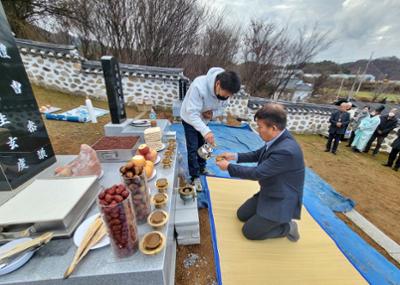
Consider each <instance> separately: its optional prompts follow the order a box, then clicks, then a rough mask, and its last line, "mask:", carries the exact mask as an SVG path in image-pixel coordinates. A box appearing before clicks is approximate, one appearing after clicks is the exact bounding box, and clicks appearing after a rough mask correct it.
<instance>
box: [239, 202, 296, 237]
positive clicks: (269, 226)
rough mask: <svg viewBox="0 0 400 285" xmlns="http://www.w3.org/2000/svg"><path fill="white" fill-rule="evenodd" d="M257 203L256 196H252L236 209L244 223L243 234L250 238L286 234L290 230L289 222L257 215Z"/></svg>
mask: <svg viewBox="0 0 400 285" xmlns="http://www.w3.org/2000/svg"><path fill="white" fill-rule="evenodd" d="M257 203H258V198H257V196H253V197H251V198H250V199H248V200H247V201H246V202H245V203H244V204H243V205H242V206H240V208H239V209H238V211H237V216H238V219H239V220H240V221H242V222H244V223H245V224H244V225H243V228H242V232H243V235H244V236H245V237H246V238H248V239H250V240H264V239H269V238H280V237H285V236H287V235H288V233H289V230H290V226H289V223H278V222H274V221H271V220H268V219H265V218H263V217H261V216H260V215H257V213H256V209H257Z"/></svg>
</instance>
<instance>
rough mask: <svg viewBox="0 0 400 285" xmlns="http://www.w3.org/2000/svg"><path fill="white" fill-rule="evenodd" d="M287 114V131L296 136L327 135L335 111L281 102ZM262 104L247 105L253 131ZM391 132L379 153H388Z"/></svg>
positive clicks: (332, 108)
mask: <svg viewBox="0 0 400 285" xmlns="http://www.w3.org/2000/svg"><path fill="white" fill-rule="evenodd" d="M281 103H282V104H283V105H284V106H285V108H286V110H287V113H288V117H287V119H288V121H287V129H288V130H289V131H291V132H293V133H296V134H319V135H324V136H327V135H328V129H329V125H330V124H329V118H330V115H331V113H332V111H334V110H336V108H335V107H333V106H326V105H322V106H321V105H314V104H305V103H298V104H296V103H288V102H287V103H285V102H281ZM261 106H262V103H260V102H254V101H253V102H252V101H251V100H250V103H249V112H248V119H249V121H250V122H251V123H250V125H251V126H252V128H253V129H256V127H257V126H256V123H255V122H254V121H253V118H254V114H255V113H256V112H257V110H258V109H259V108H261ZM398 129H399V128H396V129H395V130H393V131H392V132H391V133H390V134H389V136H388V137H387V138H386V139H385V141H384V142H383V144H382V147H381V151H384V152H390V151H391V147H390V145H391V143H392V142H393V141H394V140H395V139H396V138H397V135H396V134H397V130H398Z"/></svg>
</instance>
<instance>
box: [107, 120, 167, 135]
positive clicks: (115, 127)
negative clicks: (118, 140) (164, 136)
mask: <svg viewBox="0 0 400 285" xmlns="http://www.w3.org/2000/svg"><path fill="white" fill-rule="evenodd" d="M132 121H133V120H132V119H127V120H126V121H125V122H123V123H121V124H112V123H108V124H106V125H105V126H104V133H105V135H106V136H107V137H114V136H115V137H126V136H140V137H141V138H142V139H143V132H144V130H145V129H147V128H149V127H135V126H132V125H130V124H131V123H132ZM169 125H170V122H169V121H168V120H165V119H161V120H157V126H158V127H160V128H161V131H162V132H163V133H165V132H166V131H167V129H168V127H169Z"/></svg>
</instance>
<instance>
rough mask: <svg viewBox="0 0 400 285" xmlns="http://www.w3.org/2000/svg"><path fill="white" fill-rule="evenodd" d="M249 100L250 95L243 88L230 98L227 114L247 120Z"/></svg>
mask: <svg viewBox="0 0 400 285" xmlns="http://www.w3.org/2000/svg"><path fill="white" fill-rule="evenodd" d="M249 98H250V95H249V94H248V93H246V91H245V90H244V89H243V88H242V89H240V91H239V92H238V93H236V94H235V95H234V96H232V97H231V98H229V102H228V107H227V108H226V112H227V113H230V114H231V115H233V116H236V117H240V118H247V115H248V112H249V109H248V107H247V105H248V103H249Z"/></svg>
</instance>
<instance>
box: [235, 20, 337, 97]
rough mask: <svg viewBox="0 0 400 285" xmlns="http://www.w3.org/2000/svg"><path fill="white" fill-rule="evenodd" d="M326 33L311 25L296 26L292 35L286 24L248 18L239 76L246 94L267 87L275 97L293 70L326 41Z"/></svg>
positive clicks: (302, 65)
mask: <svg viewBox="0 0 400 285" xmlns="http://www.w3.org/2000/svg"><path fill="white" fill-rule="evenodd" d="M327 36H328V34H327V33H321V32H320V31H319V30H318V27H317V25H315V26H314V27H313V28H312V29H311V30H309V29H308V28H307V27H304V28H302V29H299V30H298V36H297V38H294V39H293V38H292V37H291V35H290V32H289V29H288V28H287V27H284V28H278V27H277V26H275V25H274V24H272V23H266V22H261V21H257V20H252V21H251V23H250V27H249V31H248V33H247V35H246V36H245V37H244V49H243V57H244V64H243V68H242V76H243V79H244V81H245V83H246V86H247V88H248V89H249V92H250V94H256V95H257V94H258V93H259V91H260V90H262V89H263V88H266V86H268V87H269V90H268V93H269V95H273V99H275V100H277V99H278V98H279V96H280V95H281V94H282V93H283V92H284V90H285V88H286V86H287V84H288V83H289V81H290V79H291V78H293V76H294V75H295V73H296V71H297V70H298V69H301V68H303V67H304V65H305V64H306V63H307V62H309V61H310V60H311V59H312V58H314V57H315V55H316V54H318V52H320V51H321V50H322V49H324V48H327V46H329V44H330V42H329V41H328V40H327Z"/></svg>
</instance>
